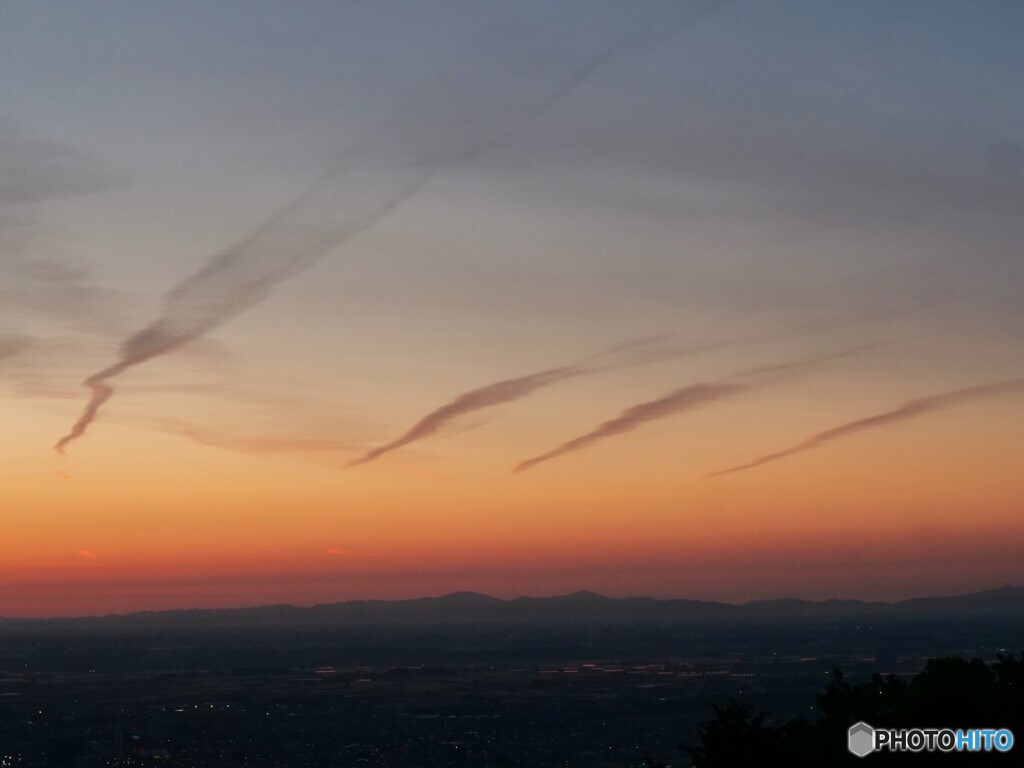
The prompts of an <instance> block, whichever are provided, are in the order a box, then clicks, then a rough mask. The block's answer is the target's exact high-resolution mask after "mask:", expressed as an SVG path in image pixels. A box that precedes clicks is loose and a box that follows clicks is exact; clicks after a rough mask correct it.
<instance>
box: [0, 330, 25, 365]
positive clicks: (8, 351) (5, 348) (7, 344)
mask: <svg viewBox="0 0 1024 768" xmlns="http://www.w3.org/2000/svg"><path fill="white" fill-rule="evenodd" d="M31 346H32V342H31V340H30V339H29V338H28V337H27V336H0V360H3V359H4V358H7V357H14V356H15V355H17V354H19V353H21V352H23V351H25V350H26V349H28V348H29V347H31Z"/></svg>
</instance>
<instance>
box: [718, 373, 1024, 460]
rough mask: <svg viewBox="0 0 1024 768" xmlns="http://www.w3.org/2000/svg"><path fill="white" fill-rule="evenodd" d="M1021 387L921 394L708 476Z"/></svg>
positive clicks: (1012, 382) (1023, 385)
mask: <svg viewBox="0 0 1024 768" xmlns="http://www.w3.org/2000/svg"><path fill="white" fill-rule="evenodd" d="M1021 389H1024V378H1018V379H1009V380H1007V381H999V382H994V383H991V384H981V385H978V386H975V387H964V388H963V389H955V390H953V391H952V392H944V393H942V394H939V395H931V396H929V397H920V398H917V399H915V400H911V401H910V402H908V403H904V404H903V405H901V406H900V407H899V408H895V409H893V410H891V411H886V412H885V413H879V414H875V415H874V416H867V417H865V418H863V419H857V420H856V421H851V422H848V423H846V424H841V425H840V426H838V427H833V428H832V429H826V430H825V431H824V432H819V433H818V434H816V435H812V436H811V437H809V438H807V439H806V440H804V441H803V442H801V443H797V444H796V445H794V446H792V447H791V448H786V449H785V450H782V451H776V452H774V453H768V454H765V455H764V456H761V457H759V458H757V459H754V460H753V461H750V462H747V463H746V464H740V465H738V466H735V467H730V468H729V469H723V470H721V471H719V472H713V473H711V474H710V475H708V477H719V476H721V475H729V474H732V473H734V472H742V471H744V470H747V469H753V468H754V467H759V466H761V465H762V464H768V463H770V462H773V461H778V460H780V459H784V458H786V457H787V456H792V455H793V454H795V453H803V452H804V451H813V450H815V449H816V448H821V447H823V446H825V445H827V444H828V443H831V442H834V441H836V440H841V439H842V438H844V437H849V436H850V435H853V434H856V433H857V432H863V431H865V430H869V429H880V428H882V427H888V426H891V425H893V424H896V423H898V422H901V421H905V420H907V419H912V418H915V417H917V416H924V415H926V414H929V413H933V412H935V411H940V410H945V409H946V408H953V407H955V406H957V405H962V404H964V403H969V402H971V401H974V400H979V399H981V398H984V397H993V396H995V395H1002V394H1007V393H1010V392H1016V391H1018V390H1021Z"/></svg>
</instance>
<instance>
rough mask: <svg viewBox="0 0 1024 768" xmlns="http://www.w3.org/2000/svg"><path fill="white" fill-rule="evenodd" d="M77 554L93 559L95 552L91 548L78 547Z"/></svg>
mask: <svg viewBox="0 0 1024 768" xmlns="http://www.w3.org/2000/svg"><path fill="white" fill-rule="evenodd" d="M78 554H79V555H81V556H82V557H84V558H86V559H88V560H95V559H96V553H95V552H93V551H92V550H91V549H80V550H78Z"/></svg>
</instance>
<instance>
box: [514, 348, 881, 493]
mask: <svg viewBox="0 0 1024 768" xmlns="http://www.w3.org/2000/svg"><path fill="white" fill-rule="evenodd" d="M877 346H878V345H877V344H862V345H858V346H856V347H853V348H851V349H847V350H842V351H840V352H834V353H830V354H827V355H819V356H816V357H808V358H805V359H802V360H796V361H791V362H788V363H781V364H778V365H770V366H760V367H757V368H751V369H747V370H745V371H741V372H739V373H738V374H736V375H735V377H734V378H733V379H731V380H726V381H717V382H702V383H699V384H691V385H689V386H685V387H682V388H680V389H677V390H675V391H673V392H670V393H669V394H667V395H665V396H664V397H660V398H658V399H657V400H650V401H648V402H646V403H640V404H639V405H634V406H632V407H630V408H627V409H626V410H624V411H622V413H620V414H619V415H618V416H617V417H615V418H614V419H610V420H609V421H606V422H604V423H603V424H601V425H600V426H598V427H597V428H596V429H593V430H591V431H590V432H587V433H586V434H583V435H580V436H579V437H577V438H574V439H572V440H569V441H568V442H566V443H562V444H561V445H560V446H558V447H557V448H555V449H553V450H551V451H548V452H547V453H542V454H541V455H539V456H534V457H533V458H530V459H526V460H525V461H521V462H519V463H518V464H516V466H515V467H513V468H512V472H513V474H518V473H520V472H524V471H526V470H527V469H530V468H531V467H534V466H536V465H537V464H542V463H543V462H545V461H550V460H551V459H555V458H558V457H559V456H564V455H565V454H567V453H572V452H573V451H578V450H581V449H583V448H587V447H589V446H591V445H593V444H594V443H597V442H599V441H601V440H604V439H606V438H609V437H615V436H617V435H622V434H625V433H627V432H632V431H633V430H634V429H636V428H637V427H639V426H641V425H643V424H646V423H647V422H650V421H657V420H658V419H663V418H665V417H667V416H672V415H675V414H677V413H682V412H683V411H689V410H693V409H695V408H699V407H701V406H703V405H707V404H710V403H713V402H716V401H718V400H722V399H724V398H727V397H733V396H735V395H739V394H743V393H745V392H747V391H749V390H751V389H753V388H755V387H759V386H763V385H765V384H769V383H771V382H774V381H777V380H778V379H779V378H780V377H782V376H784V375H785V374H787V373H790V372H792V371H795V370H800V369H804V368H808V367H811V366H814V365H818V364H820V363H823V362H827V361H829V360H835V359H838V358H843V357H847V356H848V355H852V354H856V353H858V352H862V351H864V350H868V349H873V348H875V347H877Z"/></svg>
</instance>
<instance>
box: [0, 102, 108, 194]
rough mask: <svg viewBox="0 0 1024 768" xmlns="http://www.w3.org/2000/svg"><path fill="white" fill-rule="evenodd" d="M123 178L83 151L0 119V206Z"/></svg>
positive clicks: (103, 186)
mask: <svg viewBox="0 0 1024 768" xmlns="http://www.w3.org/2000/svg"><path fill="white" fill-rule="evenodd" d="M122 182H123V179H122V178H121V177H119V176H118V175H116V174H114V173H112V172H111V171H110V170H109V169H108V168H107V167H106V166H105V165H104V164H103V163H101V162H100V161H98V160H96V159H95V158H92V157H90V156H89V155H87V154H85V153H84V152H81V151H79V150H77V149H74V148H72V147H67V146H64V145H62V144H57V143H55V142H52V141H50V140H48V139H46V138H43V137H41V136H37V135H33V134H32V133H30V132H28V131H27V130H25V129H24V128H21V127H19V126H16V125H14V124H13V123H11V122H10V121H7V120H3V119H0V206H4V207H6V206H23V205H28V204H33V203H40V202H45V201H48V200H57V199H61V198H66V197H74V196H78V195H87V194H93V193H96V192H100V191H104V190H108V189H112V188H114V187H116V186H118V185H119V184H121V183H122Z"/></svg>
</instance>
